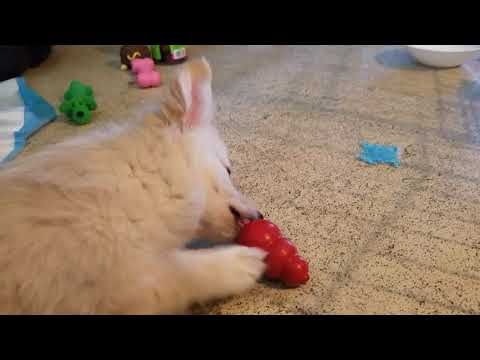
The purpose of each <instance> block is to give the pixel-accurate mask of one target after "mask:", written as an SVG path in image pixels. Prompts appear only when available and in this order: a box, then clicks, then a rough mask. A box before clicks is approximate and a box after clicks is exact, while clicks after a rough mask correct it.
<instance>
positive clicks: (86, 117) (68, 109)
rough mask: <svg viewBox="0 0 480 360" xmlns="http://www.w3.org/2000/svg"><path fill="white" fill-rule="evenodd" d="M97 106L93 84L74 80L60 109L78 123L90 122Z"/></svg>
mask: <svg viewBox="0 0 480 360" xmlns="http://www.w3.org/2000/svg"><path fill="white" fill-rule="evenodd" d="M96 108H97V103H96V102H95V98H94V97H93V90H92V87H91V86H88V85H84V84H82V83H81V82H80V81H78V80H73V81H72V82H71V83H70V86H69V87H68V90H67V91H66V92H65V94H64V96H63V102H62V104H61V105H60V111H61V112H62V113H64V114H65V116H66V117H67V118H68V119H69V120H70V121H71V122H73V123H75V124H77V125H85V124H88V123H89V122H90V121H91V119H92V111H93V110H95V109H96Z"/></svg>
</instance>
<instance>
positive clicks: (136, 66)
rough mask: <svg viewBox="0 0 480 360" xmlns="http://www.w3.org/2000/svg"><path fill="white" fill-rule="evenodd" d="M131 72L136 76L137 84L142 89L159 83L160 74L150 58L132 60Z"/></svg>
mask: <svg viewBox="0 0 480 360" xmlns="http://www.w3.org/2000/svg"><path fill="white" fill-rule="evenodd" d="M132 72H133V73H134V74H136V76H137V84H138V86H140V87H141V88H143V89H144V88H149V87H157V86H159V85H160V74H159V73H158V72H157V71H156V70H155V63H154V62H153V60H152V59H150V58H145V59H134V60H132Z"/></svg>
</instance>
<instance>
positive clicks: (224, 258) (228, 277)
mask: <svg viewBox="0 0 480 360" xmlns="http://www.w3.org/2000/svg"><path fill="white" fill-rule="evenodd" d="M219 255H220V254H219ZM266 255H267V253H266V252H265V251H263V250H260V249H257V248H248V247H244V246H232V247H231V248H228V249H225V250H224V251H222V254H221V258H219V260H220V264H219V265H220V267H219V269H218V271H219V274H218V278H219V280H220V279H221V283H222V286H223V288H224V289H223V293H224V295H225V296H230V295H235V294H240V293H243V292H245V291H247V290H249V289H251V288H252V287H253V286H255V284H256V282H257V280H258V279H260V277H261V276H262V275H263V273H264V271H265V268H266V265H265V263H264V262H263V260H264V259H265V257H266Z"/></svg>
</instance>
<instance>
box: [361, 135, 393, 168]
mask: <svg viewBox="0 0 480 360" xmlns="http://www.w3.org/2000/svg"><path fill="white" fill-rule="evenodd" d="M361 145H362V152H361V153H360V156H359V160H361V161H363V162H366V163H367V164H370V165H376V164H388V165H392V166H394V167H397V168H398V167H399V166H400V159H399V158H398V147H397V146H392V145H377V144H369V143H368V142H366V141H364V142H362V144H361Z"/></svg>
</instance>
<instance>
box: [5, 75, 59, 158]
mask: <svg viewBox="0 0 480 360" xmlns="http://www.w3.org/2000/svg"><path fill="white" fill-rule="evenodd" d="M16 81H17V84H18V90H19V93H20V96H21V97H22V100H23V103H24V104H25V110H24V121H23V126H22V127H21V128H20V129H19V130H18V131H15V134H14V138H15V145H14V147H13V150H12V151H11V152H10V153H9V154H8V155H7V156H6V157H5V159H4V161H10V160H12V159H13V158H15V156H17V155H18V153H19V152H20V151H21V150H23V148H24V147H25V144H26V142H27V139H28V137H29V136H31V135H33V134H34V133H35V132H36V131H37V130H39V129H40V128H41V127H43V126H44V125H46V124H47V123H49V122H50V121H53V120H55V119H56V117H57V113H56V111H55V108H54V107H53V106H51V105H50V104H49V103H48V102H46V101H45V100H44V99H43V98H42V97H41V96H40V95H38V94H37V93H36V92H35V91H33V90H32V89H31V88H30V87H29V86H28V85H27V83H26V82H25V79H24V78H23V77H19V78H16Z"/></svg>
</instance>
